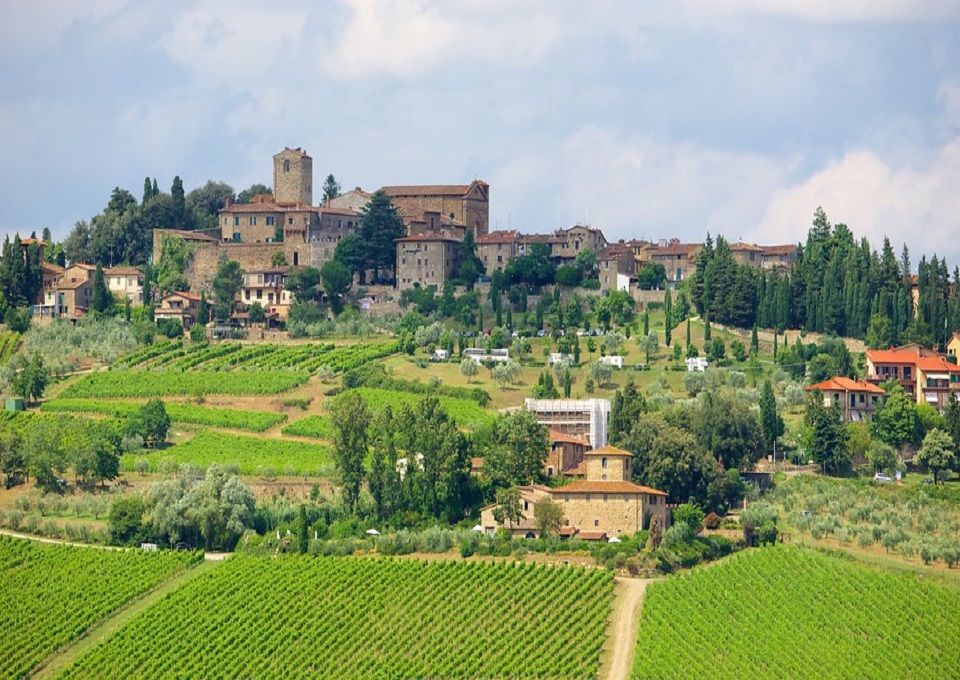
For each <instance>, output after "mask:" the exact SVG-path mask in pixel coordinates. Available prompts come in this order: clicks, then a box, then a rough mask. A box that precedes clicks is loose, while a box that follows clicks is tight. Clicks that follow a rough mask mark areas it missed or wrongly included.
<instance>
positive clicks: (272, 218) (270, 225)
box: [267, 215, 274, 227]
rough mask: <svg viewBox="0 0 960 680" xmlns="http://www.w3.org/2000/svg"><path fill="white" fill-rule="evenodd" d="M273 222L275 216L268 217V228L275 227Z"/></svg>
mask: <svg viewBox="0 0 960 680" xmlns="http://www.w3.org/2000/svg"><path fill="white" fill-rule="evenodd" d="M273 220H274V217H273V215H267V226H268V227H272V226H273Z"/></svg>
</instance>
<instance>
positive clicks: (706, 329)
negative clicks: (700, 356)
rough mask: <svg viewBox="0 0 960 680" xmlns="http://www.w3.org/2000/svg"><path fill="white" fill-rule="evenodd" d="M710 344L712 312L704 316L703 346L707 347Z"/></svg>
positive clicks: (707, 312) (708, 311)
mask: <svg viewBox="0 0 960 680" xmlns="http://www.w3.org/2000/svg"><path fill="white" fill-rule="evenodd" d="M708 342H710V310H709V309H708V310H707V311H706V313H705V314H704V315H703V346H704V347H706V346H707V343H708Z"/></svg>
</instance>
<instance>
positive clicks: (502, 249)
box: [477, 231, 524, 275]
mask: <svg viewBox="0 0 960 680" xmlns="http://www.w3.org/2000/svg"><path fill="white" fill-rule="evenodd" d="M523 251H524V248H523V239H522V237H521V236H520V234H518V233H517V232H515V231H492V232H490V233H489V234H485V235H484V236H481V237H479V238H478V239H477V257H479V258H480V261H481V262H483V268H484V270H485V271H486V273H487V275H490V274H492V273H493V272H494V271H496V270H500V271H503V270H504V269H506V268H507V265H509V264H510V262H512V261H513V258H515V257H518V256H520V255H523Z"/></svg>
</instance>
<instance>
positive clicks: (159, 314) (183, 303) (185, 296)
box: [153, 291, 200, 330]
mask: <svg viewBox="0 0 960 680" xmlns="http://www.w3.org/2000/svg"><path fill="white" fill-rule="evenodd" d="M199 304H200V296H199V295H196V294H194V293H187V292H183V291H180V292H177V293H170V294H169V295H165V296H163V298H161V299H160V306H159V307H157V308H156V309H155V310H154V312H153V318H154V319H156V320H157V321H159V320H161V319H173V320H174V321H176V322H177V323H179V324H180V325H182V326H183V328H184V330H186V329H189V328H190V326H191V325H193V322H194V321H195V320H196V318H197V307H198V306H199Z"/></svg>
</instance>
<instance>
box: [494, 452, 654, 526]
mask: <svg viewBox="0 0 960 680" xmlns="http://www.w3.org/2000/svg"><path fill="white" fill-rule="evenodd" d="M584 457H585V459H586V479H584V480H582V481H579V482H574V483H572V484H567V485H565V486H559V487H547V486H541V485H536V484H535V485H530V486H521V487H517V488H518V489H519V491H520V503H521V510H522V518H521V519H520V521H519V522H516V523H507V524H506V525H503V524H500V523H498V522H497V521H496V519H494V510H495V509H496V505H489V506H487V507H485V508H482V509H481V511H480V526H482V527H483V530H484V532H486V533H490V534H492V533H494V532H495V531H496V530H497V529H499V528H504V529H507V530H508V531H510V532H511V533H513V534H515V535H519V536H525V537H527V538H535V537H537V536H538V535H539V530H538V529H537V524H536V517H535V512H536V505H537V503H540V502H542V501H543V500H546V499H549V500H552V501H554V502H556V503H558V504H559V505H560V507H562V508H563V515H564V526H563V528H562V529H561V532H560V535H561V536H567V537H576V538H582V539H586V540H606V539H607V538H609V537H613V536H621V535H624V536H631V535H633V534H635V533H636V532H638V531H640V530H642V529H644V528H645V527H647V526H648V525H649V522H650V518H651V517H653V516H656V517H657V518H658V520H659V521H660V526H662V527H664V528H666V527H669V526H670V510H669V508H668V506H667V503H666V499H667V494H666V493H664V492H663V491H658V490H657V489H651V488H650V487H647V486H640V485H639V484H634V483H633V482H632V481H630V480H631V475H632V472H631V465H632V460H633V454H632V453H630V452H629V451H623V450H622V449H617V448H614V447H612V446H605V447H602V448H599V449H594V450H592V451H587V452H586V453H585V455H584Z"/></svg>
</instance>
